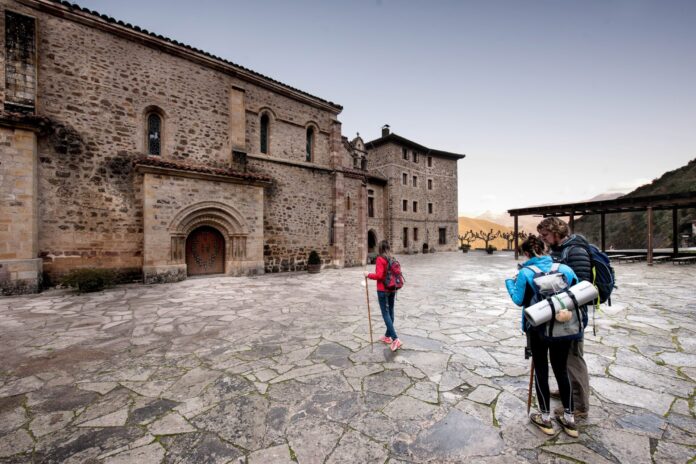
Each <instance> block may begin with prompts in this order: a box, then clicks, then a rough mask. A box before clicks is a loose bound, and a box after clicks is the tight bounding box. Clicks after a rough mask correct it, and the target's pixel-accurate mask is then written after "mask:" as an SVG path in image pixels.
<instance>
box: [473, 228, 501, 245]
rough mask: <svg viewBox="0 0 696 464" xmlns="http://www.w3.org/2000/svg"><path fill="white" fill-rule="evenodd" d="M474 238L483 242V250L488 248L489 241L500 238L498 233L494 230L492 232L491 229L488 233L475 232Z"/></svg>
mask: <svg viewBox="0 0 696 464" xmlns="http://www.w3.org/2000/svg"><path fill="white" fill-rule="evenodd" d="M474 236H475V237H476V238H477V239H479V240H483V242H484V243H485V244H486V246H485V248H488V243H490V241H491V240H495V239H496V238H498V237H499V236H500V231H499V230H496V231H495V232H493V229H491V230H490V231H489V232H484V231H482V230H480V231H478V232H476V234H475V235H474Z"/></svg>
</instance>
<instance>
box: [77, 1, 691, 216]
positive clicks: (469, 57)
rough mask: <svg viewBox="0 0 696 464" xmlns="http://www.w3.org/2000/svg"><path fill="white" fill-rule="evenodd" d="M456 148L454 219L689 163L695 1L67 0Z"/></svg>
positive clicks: (427, 141) (375, 122)
mask: <svg viewBox="0 0 696 464" xmlns="http://www.w3.org/2000/svg"><path fill="white" fill-rule="evenodd" d="M76 3H78V4H79V5H81V6H84V7H87V8H90V9H93V10H97V11H98V12H100V13H103V14H107V15H109V16H113V17H115V18H116V19H120V20H123V21H125V22H130V23H131V24H134V25H138V26H140V27H143V28H145V29H148V30H150V31H152V32H155V33H157V34H161V35H164V36H166V37H169V38H172V39H174V40H178V41H180V42H183V43H186V44H188V45H191V46H193V47H196V48H200V49H202V50H205V51H207V52H209V53H212V54H213V55H217V56H221V57H223V58H225V59H228V60H230V61H232V62H234V63H237V64H239V65H242V66H244V67H247V68H251V69H253V70H254V71H257V72H259V73H261V74H264V75H266V76H269V77H272V78H274V79H277V80H279V81H281V82H283V83H285V84H288V85H290V86H293V87H296V88H299V89H301V90H303V91H305V92H308V93H310V94H313V95H316V96H318V97H320V98H323V99H326V100H330V101H333V102H335V103H338V104H340V105H342V106H343V108H344V109H343V112H342V113H341V114H340V115H339V120H340V121H341V122H342V123H343V135H345V136H347V137H348V138H349V139H352V138H353V137H354V136H355V135H356V133H358V132H359V133H360V136H361V137H362V138H363V139H364V140H365V141H369V140H373V139H375V138H378V137H379V136H380V134H381V127H382V125H384V124H389V125H390V126H391V129H392V132H395V133H397V134H399V135H401V136H403V137H406V138H408V139H410V140H413V141H415V142H418V143H420V144H422V145H425V146H428V147H431V148H435V149H439V150H445V151H450V152H456V153H463V154H465V155H466V158H465V159H463V160H460V161H459V162H458V176H459V178H458V182H459V185H458V195H459V212H460V214H461V215H467V216H476V215H479V214H481V213H483V212H485V211H491V212H494V213H500V212H503V211H506V210H508V209H512V208H522V207H526V206H533V205H538V204H546V203H566V202H574V201H584V200H588V199H590V198H592V197H594V196H596V195H599V194H603V193H608V192H622V193H628V192H629V191H631V190H633V189H634V188H636V187H638V186H639V185H642V184H644V183H648V182H650V181H651V180H653V179H655V178H658V177H659V176H660V175H662V174H663V173H664V172H666V171H670V170H674V169H677V168H679V167H681V166H683V165H685V164H686V163H688V162H689V161H690V160H692V159H694V158H696V26H694V25H696V1H692V0H683V1H678V0H655V1H647V0H601V1H599V0H575V1H574V0H538V1H524V0H509V1H497V0H480V1H466V0H461V1H444V0H442V1H438V0H431V1H397V0H371V1H370V0H350V1H348V0H344V1H341V0H321V1H320V0H292V1H291V0H284V1H271V0H253V1H252V0H248V1H235V0H225V1H223V0H218V1H216V0H198V1H196V2H192V1H190V0H148V1H142V0H138V1H134V0H110V1H107V0H77V1H76Z"/></svg>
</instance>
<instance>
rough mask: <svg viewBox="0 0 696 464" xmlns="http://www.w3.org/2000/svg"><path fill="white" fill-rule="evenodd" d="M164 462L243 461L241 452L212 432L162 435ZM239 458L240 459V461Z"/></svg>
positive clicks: (213, 463) (220, 463) (219, 463)
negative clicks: (164, 451) (165, 452)
mask: <svg viewBox="0 0 696 464" xmlns="http://www.w3.org/2000/svg"><path fill="white" fill-rule="evenodd" d="M161 442H162V444H163V445H164V446H165V448H166V449H167V454H166V455H165V458H164V462H165V463H166V464H189V463H196V464H227V463H237V462H242V463H243V462H244V461H243V459H244V458H243V456H244V455H243V453H242V451H241V450H239V449H238V448H235V447H234V446H232V445H230V444H229V443H226V442H224V441H222V440H220V438H218V437H217V436H216V435H214V434H212V433H188V434H185V435H176V436H171V437H162V439H161ZM240 458H241V459H242V460H241V461H240Z"/></svg>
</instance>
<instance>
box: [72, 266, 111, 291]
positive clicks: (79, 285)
mask: <svg viewBox="0 0 696 464" xmlns="http://www.w3.org/2000/svg"><path fill="white" fill-rule="evenodd" d="M115 278H116V276H115V275H114V272H113V271H112V270H110V269H95V268H87V269H74V270H72V271H70V272H69V273H67V274H66V275H65V276H63V278H62V279H61V284H63V285H66V286H68V287H72V288H76V289H77V291H78V292H79V293H89V292H98V291H100V290H104V288H106V287H110V286H112V285H114V282H115Z"/></svg>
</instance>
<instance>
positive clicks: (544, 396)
mask: <svg viewBox="0 0 696 464" xmlns="http://www.w3.org/2000/svg"><path fill="white" fill-rule="evenodd" d="M520 252H521V253H522V254H523V255H524V256H526V257H527V261H525V262H524V263H523V264H522V265H521V268H520V271H519V273H518V274H517V276H516V277H515V278H512V279H507V280H506V281H505V286H506V288H507V291H508V293H509V294H510V297H511V298H512V301H513V302H514V303H515V304H516V305H518V306H522V307H523V308H527V307H529V306H531V305H533V304H534V303H536V302H538V301H541V300H542V299H544V298H545V296H544V294H542V293H541V289H540V287H539V285H540V283H541V282H542V280H540V279H539V278H540V277H542V276H545V277H547V281H548V278H555V279H556V280H557V281H560V282H562V284H561V285H559V287H563V288H568V287H570V286H572V285H574V284H575V283H577V281H578V278H577V276H576V275H575V273H574V272H573V270H572V269H571V268H570V267H568V266H566V265H564V264H554V262H553V260H552V259H551V257H550V256H548V255H547V254H546V251H545V244H544V242H543V241H542V240H541V239H540V238H538V237H536V236H535V235H530V236H529V237H527V239H526V240H525V241H524V242H523V243H522V245H520ZM551 298H552V297H551ZM568 313H571V311H564V310H559V311H557V312H555V317H554V318H552V320H551V321H549V322H547V323H544V324H541V325H539V326H537V327H533V326H532V325H531V323H530V322H529V321H526V320H525V316H524V309H523V310H522V330H523V331H524V332H526V333H527V336H528V341H529V347H530V348H531V354H532V361H533V366H534V384H535V386H536V395H537V403H538V405H539V410H540V412H535V413H532V414H531V415H530V416H529V419H530V421H531V422H532V423H533V424H534V425H536V426H537V427H538V428H539V429H540V430H541V431H542V432H544V433H546V434H547V435H553V434H554V433H555V432H554V430H553V424H552V422H551V404H550V403H551V402H550V395H549V367H548V366H549V358H550V360H551V368H552V369H553V373H554V376H555V377H556V382H557V383H558V388H559V391H560V394H561V402H562V403H563V411H564V412H563V415H562V416H557V417H556V420H557V421H558V423H559V424H560V425H561V427H562V428H563V430H564V431H565V432H566V433H567V434H568V435H569V436H571V437H573V438H575V437H577V436H578V429H577V426H576V425H575V417H574V416H573V392H572V387H571V383H570V379H569V377H568V371H567V368H566V363H567V360H568V351H569V350H570V344H571V341H572V340H573V339H574V337H577V336H578V334H577V333H573V334H570V335H568V333H567V332H562V333H563V335H562V336H558V337H554V324H556V326H557V327H560V326H563V325H564V324H566V323H569V319H568ZM549 325H550V329H551V330H549ZM578 326H579V328H578V329H574V330H576V332H577V331H579V336H580V337H582V324H574V326H573V327H578Z"/></svg>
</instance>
